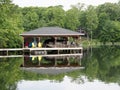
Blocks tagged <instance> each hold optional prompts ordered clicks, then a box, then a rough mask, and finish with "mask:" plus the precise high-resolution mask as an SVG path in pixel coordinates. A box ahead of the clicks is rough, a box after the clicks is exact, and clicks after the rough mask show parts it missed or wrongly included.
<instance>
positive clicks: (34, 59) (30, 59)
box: [22, 54, 82, 67]
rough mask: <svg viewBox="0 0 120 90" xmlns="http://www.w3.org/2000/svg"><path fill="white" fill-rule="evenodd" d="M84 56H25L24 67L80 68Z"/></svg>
mask: <svg viewBox="0 0 120 90" xmlns="http://www.w3.org/2000/svg"><path fill="white" fill-rule="evenodd" d="M81 58H82V55H73V56H72V54H71V55H70V56H64V55H62V56H45V57H43V56H25V57H24V62H23V64H22V67H71V66H72V67H78V66H81Z"/></svg>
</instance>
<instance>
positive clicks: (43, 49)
mask: <svg viewBox="0 0 120 90" xmlns="http://www.w3.org/2000/svg"><path fill="white" fill-rule="evenodd" d="M55 50H57V51H58V54H59V51H63V50H81V52H82V50H83V47H70V48H4V49H0V52H6V56H8V55H9V52H16V51H21V52H23V54H24V52H29V53H31V52H32V51H45V52H47V51H55ZM23 54H22V55H23ZM19 56H20V55H18V57H19Z"/></svg>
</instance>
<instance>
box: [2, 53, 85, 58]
mask: <svg viewBox="0 0 120 90" xmlns="http://www.w3.org/2000/svg"><path fill="white" fill-rule="evenodd" d="M25 56H27V55H6V56H5V55H3V56H0V58H11V57H25ZM28 56H29V57H38V56H41V57H58V56H80V58H82V56H83V54H81V53H77V54H49V55H28Z"/></svg>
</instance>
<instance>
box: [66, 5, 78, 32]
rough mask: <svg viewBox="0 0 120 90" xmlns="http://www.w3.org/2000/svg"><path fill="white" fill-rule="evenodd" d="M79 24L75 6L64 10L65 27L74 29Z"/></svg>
mask: <svg viewBox="0 0 120 90" xmlns="http://www.w3.org/2000/svg"><path fill="white" fill-rule="evenodd" d="M79 25H80V22H79V11H78V9H77V8H74V7H73V8H72V9H70V10H68V11H67V12H66V18H65V28H68V29H71V30H76V29H77V28H78V27H79Z"/></svg>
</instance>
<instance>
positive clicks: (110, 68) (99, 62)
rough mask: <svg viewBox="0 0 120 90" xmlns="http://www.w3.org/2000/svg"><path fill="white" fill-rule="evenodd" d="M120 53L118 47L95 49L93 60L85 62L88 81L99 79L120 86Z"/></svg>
mask: <svg viewBox="0 0 120 90" xmlns="http://www.w3.org/2000/svg"><path fill="white" fill-rule="evenodd" d="M119 53H120V49H119V47H116V46H103V47H99V48H95V49H93V54H92V57H91V59H86V60H83V61H84V64H85V67H86V69H85V74H86V75H87V77H88V79H89V80H91V79H92V80H93V79H94V78H98V79H100V80H102V81H104V82H106V83H110V82H115V83H119V84H120V56H119ZM88 57H89V56H88Z"/></svg>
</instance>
